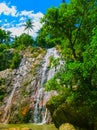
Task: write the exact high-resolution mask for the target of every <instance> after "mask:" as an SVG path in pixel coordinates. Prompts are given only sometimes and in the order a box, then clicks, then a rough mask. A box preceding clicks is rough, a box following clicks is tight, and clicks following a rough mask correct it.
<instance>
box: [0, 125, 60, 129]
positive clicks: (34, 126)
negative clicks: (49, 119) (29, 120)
mask: <svg viewBox="0 0 97 130" xmlns="http://www.w3.org/2000/svg"><path fill="white" fill-rule="evenodd" d="M30 129H31V130H57V129H56V128H55V126H54V125H53V124H50V125H47V124H46V125H37V124H0V130H30Z"/></svg>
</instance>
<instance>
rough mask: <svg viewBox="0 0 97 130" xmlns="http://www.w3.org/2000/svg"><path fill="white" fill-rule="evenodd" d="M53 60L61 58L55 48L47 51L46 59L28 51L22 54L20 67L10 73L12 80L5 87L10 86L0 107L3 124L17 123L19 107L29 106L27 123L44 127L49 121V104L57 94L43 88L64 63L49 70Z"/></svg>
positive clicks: (0, 120)
mask: <svg viewBox="0 0 97 130" xmlns="http://www.w3.org/2000/svg"><path fill="white" fill-rule="evenodd" d="M51 57H54V58H56V59H57V58H60V56H59V53H58V51H57V50H56V48H51V49H47V53H46V55H45V56H44V58H43V55H41V54H39V55H38V56H37V57H33V55H32V54H30V53H28V51H27V52H25V53H24V54H23V58H22V60H21V63H20V65H19V67H18V68H17V69H15V70H12V71H10V73H11V74H10V75H11V78H10V80H9V78H8V81H10V83H9V84H8V86H6V87H8V94H7V95H6V97H5V98H4V101H3V105H2V106H0V114H1V115H0V116H1V118H0V122H1V123H8V122H10V120H14V119H15V116H16V117H17V115H18V114H19V110H18V107H21V108H22V107H27V106H26V105H28V107H29V108H28V109H29V112H30V114H31V115H32V117H30V118H29V119H28V122H34V123H42V124H44V123H47V122H49V121H50V114H49V112H48V110H47V108H46V103H47V101H48V100H49V99H50V98H51V96H53V95H56V94H57V93H56V92H55V91H50V92H46V91H44V88H43V85H44V84H45V83H46V82H47V81H48V80H50V79H51V78H52V77H53V76H54V74H55V73H56V72H57V71H58V70H59V68H60V64H61V61H59V64H58V65H57V66H56V67H50V58H51ZM37 65H38V66H37ZM26 92H27V94H26ZM23 93H25V95H26V96H25V95H23ZM26 102H27V104H26ZM23 103H25V106H23ZM22 110H23V109H22ZM20 112H21V111H20ZM15 114H16V115H15Z"/></svg>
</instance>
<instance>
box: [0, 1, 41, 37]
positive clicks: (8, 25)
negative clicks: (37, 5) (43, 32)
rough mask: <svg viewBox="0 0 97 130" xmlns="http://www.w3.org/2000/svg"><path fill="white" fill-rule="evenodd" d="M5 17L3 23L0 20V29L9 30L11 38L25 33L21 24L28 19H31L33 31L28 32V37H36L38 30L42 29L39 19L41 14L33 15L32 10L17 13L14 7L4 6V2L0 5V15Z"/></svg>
mask: <svg viewBox="0 0 97 130" xmlns="http://www.w3.org/2000/svg"><path fill="white" fill-rule="evenodd" d="M1 14H4V15H5V20H4V23H3V21H2V20H0V24H2V25H3V26H2V28H4V29H6V30H9V31H10V32H12V35H13V36H19V35H21V34H22V33H24V32H25V33H27V31H24V26H23V24H24V23H25V22H26V20H27V19H28V18H30V19H32V21H33V25H34V27H33V30H32V31H30V35H31V36H33V37H36V35H37V32H38V30H39V29H40V28H41V27H42V24H41V23H40V18H41V17H43V14H42V13H41V12H37V13H34V11H33V10H31V11H27V10H23V11H20V12H19V11H17V10H16V7H15V6H10V3H8V4H6V3H5V2H2V3H0V15H1ZM8 16H11V17H14V20H12V21H11V20H10V19H8V18H9V17H8ZM9 20H10V21H9Z"/></svg>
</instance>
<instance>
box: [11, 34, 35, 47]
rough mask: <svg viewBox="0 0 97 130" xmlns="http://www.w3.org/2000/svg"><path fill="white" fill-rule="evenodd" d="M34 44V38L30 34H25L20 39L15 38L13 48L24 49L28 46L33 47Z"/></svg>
mask: <svg viewBox="0 0 97 130" xmlns="http://www.w3.org/2000/svg"><path fill="white" fill-rule="evenodd" d="M33 43H34V40H33V38H32V37H31V36H29V35H28V34H25V33H23V34H21V35H20V36H19V37H16V38H15V40H14V43H13V45H12V47H14V48H19V49H22V48H24V47H27V46H32V45H33Z"/></svg>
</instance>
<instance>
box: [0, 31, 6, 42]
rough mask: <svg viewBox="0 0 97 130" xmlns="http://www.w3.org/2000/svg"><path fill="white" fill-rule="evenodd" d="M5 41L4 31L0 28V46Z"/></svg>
mask: <svg viewBox="0 0 97 130" xmlns="http://www.w3.org/2000/svg"><path fill="white" fill-rule="evenodd" d="M5 41H6V31H5V30H2V29H1V28H0V44H1V43H5Z"/></svg>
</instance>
